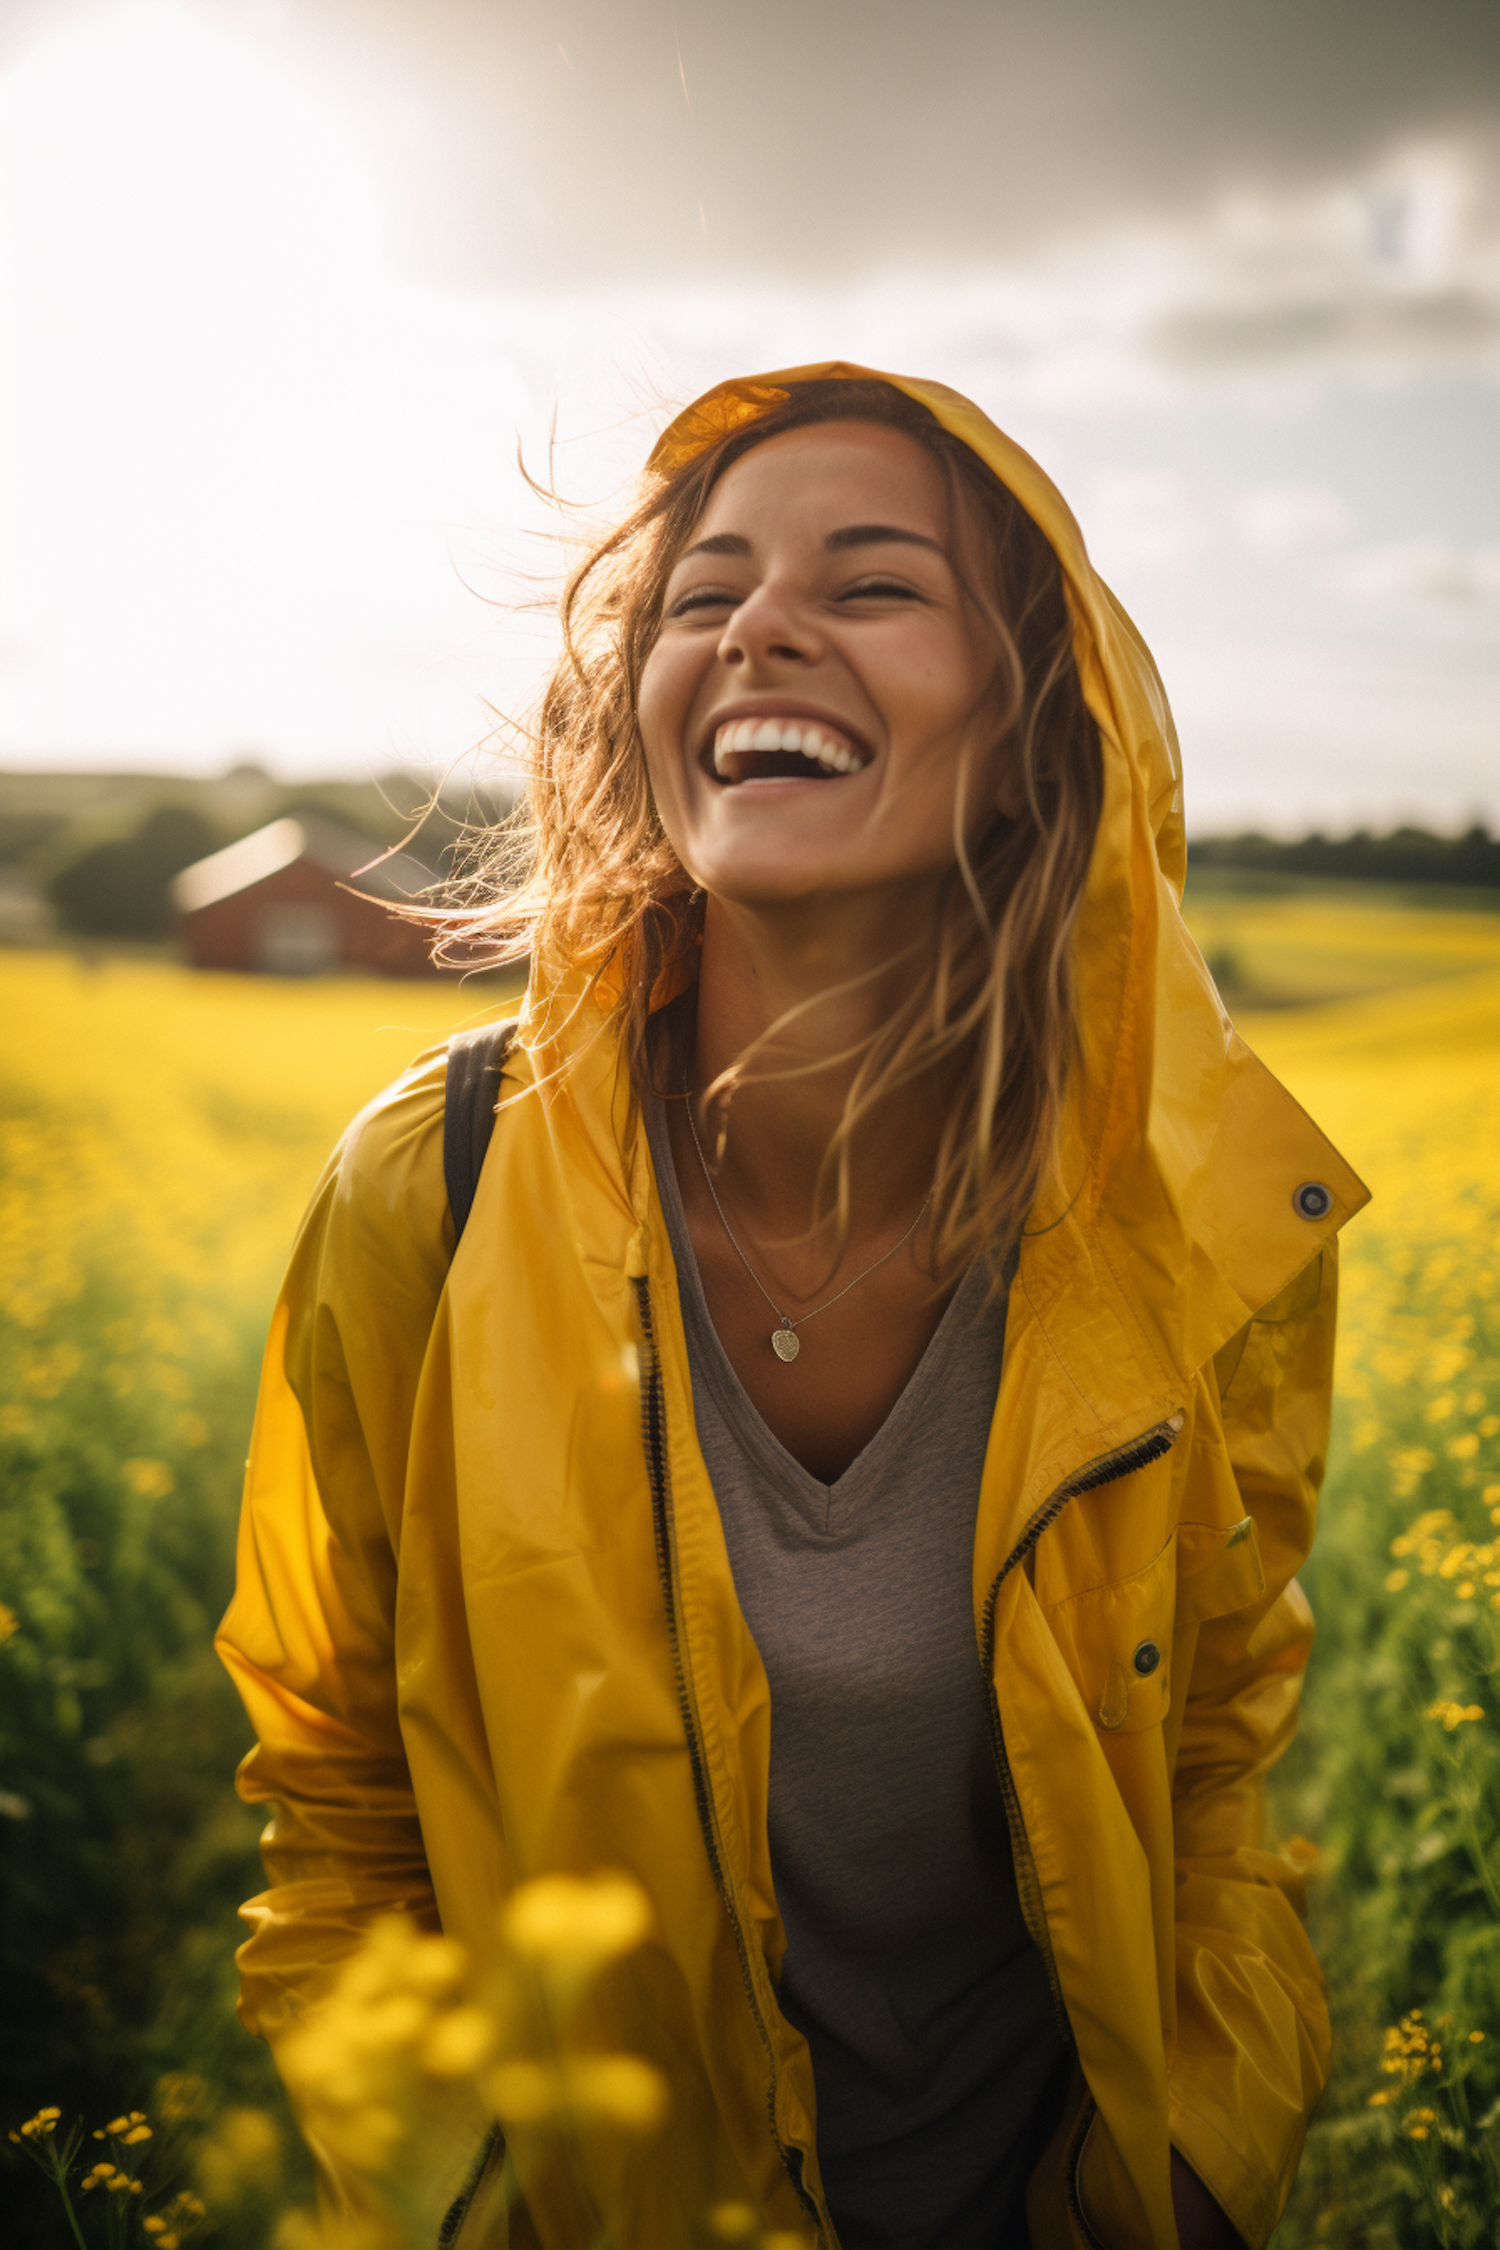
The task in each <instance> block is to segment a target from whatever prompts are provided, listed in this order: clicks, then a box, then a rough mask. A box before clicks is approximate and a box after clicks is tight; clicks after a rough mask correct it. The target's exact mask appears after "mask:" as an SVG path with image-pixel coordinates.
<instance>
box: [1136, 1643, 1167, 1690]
mask: <svg viewBox="0 0 1500 2250" xmlns="http://www.w3.org/2000/svg"><path fill="white" fill-rule="evenodd" d="M1130 1661H1131V1663H1132V1664H1133V1665H1134V1666H1135V1668H1136V1670H1137V1671H1138V1672H1139V1673H1140V1675H1141V1678H1142V1679H1143V1680H1149V1679H1150V1677H1151V1675H1152V1673H1153V1672H1154V1671H1155V1670H1156V1667H1157V1665H1158V1664H1160V1662H1161V1650H1160V1649H1159V1648H1158V1647H1157V1645H1156V1643H1155V1641H1142V1642H1141V1645H1140V1647H1139V1648H1138V1649H1137V1650H1136V1652H1135V1654H1134V1656H1133V1657H1132V1658H1131V1659H1130Z"/></svg>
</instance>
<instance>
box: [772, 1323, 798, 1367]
mask: <svg viewBox="0 0 1500 2250" xmlns="http://www.w3.org/2000/svg"><path fill="white" fill-rule="evenodd" d="M771 1349H772V1351H773V1352H774V1353H775V1354H776V1357H777V1358H778V1359H779V1360H783V1361H785V1363H786V1365H787V1366H788V1367H790V1366H791V1364H792V1361H793V1360H794V1359H795V1358H796V1356H797V1354H798V1352H800V1351H801V1349H802V1339H801V1337H800V1336H799V1335H798V1334H797V1331H796V1329H795V1328H773V1329H772V1330H771Z"/></svg>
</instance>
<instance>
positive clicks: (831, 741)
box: [704, 719, 872, 789]
mask: <svg viewBox="0 0 1500 2250" xmlns="http://www.w3.org/2000/svg"><path fill="white" fill-rule="evenodd" d="M871 755H872V753H871V752H870V751H868V750H866V749H865V748H864V746H863V745H862V744H861V743H858V742H856V741H854V740H853V738H852V737H851V736H849V735H847V734H842V733H840V732H839V730H838V729H837V728H836V727H830V726H825V725H823V724H822V722H821V721H819V720H816V719H727V720H726V721H725V723H724V724H723V726H721V727H719V728H718V729H717V731H716V732H715V734H714V738H713V742H712V744H711V745H710V753H709V756H708V757H707V758H705V760H704V763H705V764H706V765H707V766H708V767H709V770H710V771H711V772H712V774H713V776H714V779H715V780H716V781H720V782H722V783H723V784H724V786H725V788H727V789H733V788H736V787H738V786H739V784H740V783H742V782H746V781H838V780H840V779H842V777H843V776H844V775H846V774H851V773H860V772H862V771H863V769H864V768H865V767H866V766H867V765H868V764H869V763H870V758H871Z"/></svg>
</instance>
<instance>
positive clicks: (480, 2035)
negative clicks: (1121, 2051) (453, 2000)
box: [421, 2006, 498, 2078]
mask: <svg viewBox="0 0 1500 2250" xmlns="http://www.w3.org/2000/svg"><path fill="white" fill-rule="evenodd" d="M497 2036H498V2028H497V2026H496V2023H495V2020H494V2018H493V2016H490V2015H487V2014H486V2013H485V2011H484V2009H483V2008H476V2007H472V2006H471V2007H464V2008H453V2009H451V2010H450V2011H449V2013H448V2014H447V2015H445V2016H440V2017H439V2018H438V2020H437V2022H436V2023H435V2024H434V2025H433V2027H432V2029H431V2030H430V2031H429V2032H428V2034H427V2037H426V2038H425V2039H424V2040H423V2042H422V2049H421V2061H422V2068H423V2069H424V2070H426V2071H430V2072H431V2074H432V2076H433V2077H434V2078H467V2077H468V2075H469V2074H470V2072H471V2071H475V2070H477V2069H478V2068H479V2065H480V2064H481V2063H482V2062H484V2061H485V2060H486V2059H487V2057H488V2056H489V2055H490V2053H491V2052H492V2051H493V2048H494V2045H495V2040H496V2038H497Z"/></svg>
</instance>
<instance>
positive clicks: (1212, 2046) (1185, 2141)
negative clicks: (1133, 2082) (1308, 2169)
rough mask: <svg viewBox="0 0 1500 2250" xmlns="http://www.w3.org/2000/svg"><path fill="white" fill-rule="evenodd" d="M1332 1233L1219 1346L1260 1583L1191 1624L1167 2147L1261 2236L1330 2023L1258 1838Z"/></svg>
mask: <svg viewBox="0 0 1500 2250" xmlns="http://www.w3.org/2000/svg"><path fill="white" fill-rule="evenodd" d="M1336 1256H1337V1251H1336V1245H1334V1244H1332V1243H1330V1244H1329V1246H1328V1247H1327V1248H1326V1249H1325V1250H1324V1251H1323V1252H1322V1253H1321V1256H1320V1257H1319V1258H1318V1259H1316V1260H1314V1262H1313V1264H1312V1265H1311V1266H1310V1267H1309V1268H1308V1269H1307V1270H1306V1271H1305V1272H1304V1273H1303V1274H1301V1275H1300V1276H1299V1277H1298V1278H1297V1280H1296V1281H1294V1282H1293V1283H1292V1285H1291V1287H1290V1288H1289V1289H1287V1290H1285V1291H1283V1292H1282V1294H1281V1296H1280V1297H1278V1298H1276V1299H1274V1300H1273V1301H1272V1303H1271V1304H1269V1305H1267V1306H1266V1307H1265V1309H1264V1311H1263V1312H1262V1314H1261V1315H1260V1316H1259V1317H1258V1318H1257V1319H1256V1320H1254V1321H1252V1322H1251V1324H1250V1326H1249V1328H1248V1329H1246V1330H1245V1331H1243V1332H1242V1333H1241V1335H1240V1336H1238V1337H1236V1338H1235V1339H1234V1340H1233V1341H1232V1343H1231V1344H1230V1345H1229V1346H1228V1347H1226V1350H1225V1351H1224V1352H1223V1353H1222V1354H1221V1355H1220V1358H1219V1361H1218V1363H1217V1379H1218V1381H1219V1383H1221V1384H1222V1396H1221V1411H1222V1415H1223V1422H1224V1434H1225V1439H1226V1442H1227V1447H1228V1452H1229V1459H1230V1463H1231V1466H1232V1468H1233V1471H1234V1474H1235V1477H1236V1479H1237V1481H1238V1484H1239V1488H1240V1493H1241V1497H1242V1499H1243V1501H1244V1505H1245V1510H1246V1513H1247V1514H1248V1515H1249V1516H1250V1517H1251V1519H1252V1520H1253V1522H1254V1525H1255V1529H1256V1535H1257V1539H1258V1542H1259V1547H1260V1557H1261V1566H1262V1569H1263V1572H1264V1577H1265V1591H1264V1593H1263V1594H1262V1595H1261V1596H1260V1598H1259V1599H1258V1600H1257V1601H1255V1602H1253V1603H1252V1604H1251V1605H1250V1606H1249V1607H1248V1608H1244V1609H1239V1610H1235V1611H1233V1612H1231V1613H1230V1614H1227V1615H1225V1616H1222V1617H1218V1618H1213V1619H1211V1620H1209V1621H1208V1622H1206V1623H1205V1624H1203V1625H1202V1626H1200V1627H1199V1629H1198V1640H1197V1649H1196V1655H1195V1659H1194V1663H1193V1669H1192V1675H1191V1682H1190V1686H1189V1690H1188V1696H1187V1704H1186V1711H1185V1716H1184V1720H1183V1728H1182V1735H1181V1741H1180V1744H1179V1748H1178V1757H1177V1768H1176V1782H1175V1789H1174V1814H1175V1828H1176V1870H1177V1872H1176V1944H1177V1978H1176V1985H1177V2040H1176V2052H1175V2057H1174V2060H1173V2063H1172V2067H1171V2130H1172V2140H1173V2144H1174V2145H1175V2146H1176V2147H1177V2148H1178V2149H1179V2150H1180V2151H1181V2153H1182V2155H1183V2156H1184V2157H1185V2158H1186V2159H1187V2161H1188V2163H1189V2164H1191V2166H1192V2167H1193V2169H1194V2171H1195V2172H1197V2174H1198V2175H1199V2177H1200V2179H1202V2180H1203V2182H1204V2183H1205V2185H1206V2186H1207V2187H1208V2188H1209V2189H1210V2191H1211V2192H1212V2194H1213V2195H1214V2196H1215V2197H1216V2198H1217V2200H1218V2202H1219V2204H1220V2205H1221V2207H1222V2208H1223V2210H1224V2212H1225V2213H1226V2215H1227V2216H1228V2217H1229V2219H1230V2220H1231V2221H1232V2223H1233V2224H1234V2225H1235V2226H1236V2227H1237V2228H1238V2230H1239V2232H1240V2234H1241V2235H1242V2236H1243V2237H1244V2239H1245V2241H1246V2242H1247V2243H1248V2244H1250V2245H1251V2246H1252V2250H1255V2246H1258V2245H1260V2244H1262V2243H1264V2242H1265V2241H1266V2239H1267V2237H1268V2236H1269V2235H1270V2233H1271V2230H1272V2228H1273V2226H1274V2225H1275V2223H1276V2220H1277V2218H1278V2217H1279V2215H1280V2212H1281V2208H1282V2205H1283V2203H1284V2202H1285V2200H1286V2196H1287V2194H1288V2192H1289V2191H1290V2188H1291V2183H1292V2179H1293V2177H1294V2175H1295V2173H1296V2168H1297V2162H1298V2158H1299V2156H1300V2155H1301V2150H1302V2143H1303V2139H1304V2136H1305V2132H1306V2126H1307V2118H1308V2113H1309V2112H1310V2110H1311V2109H1312V2106H1313V2104H1314V2103H1315V2102H1316V2100H1317V2098H1318V2095H1319V2093H1320V2092H1321V2091H1322V2087H1323V2082H1324V2079H1325V2077H1326V2075H1327V2070H1328V2058H1329V2028H1328V2015H1327V2008H1326V2005H1325V2001H1324V1995H1323V1983H1322V1978H1321V1976H1320V1974H1319V1971H1318V1966H1317V1962H1316V1960H1315V1959H1314V1957H1313V1953H1312V1948H1311V1946H1310V1944H1309V1942H1308V1938H1307V1933H1306V1931H1305V1929H1304V1927H1303V1911H1304V1897H1303V1880H1302V1876H1301V1874H1300V1873H1299V1871H1298V1869H1297V1868H1296V1867H1295V1866H1294V1865H1293V1864H1292V1863H1291V1861H1290V1860H1289V1859H1287V1858H1284V1857H1283V1856H1282V1855H1281V1854H1280V1853H1279V1852H1273V1851H1270V1850H1268V1849H1267V1848H1266V1844H1265V1835H1264V1817H1263V1809H1262V1788H1263V1777H1264V1775H1265V1773H1266V1771H1267V1769H1268V1768H1269V1767H1270V1766H1271V1765H1273V1764H1274V1763H1275V1761H1276V1759H1277V1758H1278V1757H1279V1756H1280V1755H1281V1753H1282V1751H1283V1750H1284V1749H1285V1748H1286V1746H1287V1744H1288V1742H1289V1741H1290V1739H1291V1736H1292V1734H1293V1731H1294V1729H1295V1727H1296V1722H1297V1707H1298V1700H1299V1696H1300V1693H1301V1686H1302V1673H1303V1668H1304V1666H1305V1664H1306V1662H1307V1656H1308V1650H1309V1648H1310V1646H1311V1643H1312V1613H1311V1611H1310V1610H1309V1608H1308V1605H1307V1601H1306V1598H1305V1596H1304V1595H1303V1593H1302V1590H1301V1588H1300V1586H1299V1585H1298V1584H1297V1581H1296V1578H1295V1575H1294V1573H1295V1572H1296V1570H1297V1569H1298V1567H1299V1566H1300V1564H1301V1563H1302V1562H1303V1560H1304V1559H1305V1557H1306V1555H1307V1551H1308V1548H1309V1546H1310V1545H1311V1541H1312V1532H1313V1521H1314V1516H1315V1512H1316V1505H1317V1494H1318V1487H1319V1485H1320V1483H1321V1481H1322V1475H1323V1468H1324V1462H1325V1458H1326V1451H1327V1442H1328V1425H1329V1410H1330V1402H1331V1394H1332V1385H1333V1338H1334V1316H1335V1302H1336V1292H1337V1283H1336Z"/></svg>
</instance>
